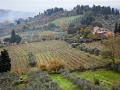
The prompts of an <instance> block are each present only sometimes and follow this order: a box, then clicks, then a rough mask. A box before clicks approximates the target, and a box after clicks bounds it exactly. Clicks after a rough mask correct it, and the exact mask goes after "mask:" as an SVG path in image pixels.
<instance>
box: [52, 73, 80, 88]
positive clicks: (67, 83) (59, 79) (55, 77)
mask: <svg viewBox="0 0 120 90" xmlns="http://www.w3.org/2000/svg"><path fill="white" fill-rule="evenodd" d="M51 77H52V79H53V81H55V82H57V83H58V85H59V86H60V88H62V89H63V90H80V89H79V88H77V86H76V85H74V84H73V83H72V82H71V81H69V80H67V79H66V78H64V77H63V76H61V75H59V74H53V75H51Z"/></svg>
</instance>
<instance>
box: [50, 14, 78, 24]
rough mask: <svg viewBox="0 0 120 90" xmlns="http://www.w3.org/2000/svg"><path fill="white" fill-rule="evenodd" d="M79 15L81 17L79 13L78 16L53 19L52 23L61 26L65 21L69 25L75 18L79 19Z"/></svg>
mask: <svg viewBox="0 0 120 90" xmlns="http://www.w3.org/2000/svg"><path fill="white" fill-rule="evenodd" d="M79 17H80V16H79V15H78V16H71V17H63V18H60V19H56V20H54V21H52V23H54V24H55V25H57V26H60V25H61V23H64V24H66V25H68V24H69V23H71V22H72V21H73V20H75V19H77V18H79Z"/></svg>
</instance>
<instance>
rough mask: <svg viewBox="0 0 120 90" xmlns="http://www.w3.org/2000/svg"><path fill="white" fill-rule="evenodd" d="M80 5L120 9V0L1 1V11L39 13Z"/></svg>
mask: <svg viewBox="0 0 120 90" xmlns="http://www.w3.org/2000/svg"><path fill="white" fill-rule="evenodd" d="M78 4H80V5H90V6H92V5H93V4H95V5H105V6H111V7H115V8H119V9H120V0H0V9H10V10H15V11H27V12H36V13H38V12H43V11H44V10H46V9H48V8H53V7H63V8H65V9H72V8H73V7H74V6H76V5H78Z"/></svg>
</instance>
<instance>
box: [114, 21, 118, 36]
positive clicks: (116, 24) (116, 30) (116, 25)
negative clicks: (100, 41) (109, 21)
mask: <svg viewBox="0 0 120 90" xmlns="http://www.w3.org/2000/svg"><path fill="white" fill-rule="evenodd" d="M114 33H115V34H116V33H118V23H115V30H114Z"/></svg>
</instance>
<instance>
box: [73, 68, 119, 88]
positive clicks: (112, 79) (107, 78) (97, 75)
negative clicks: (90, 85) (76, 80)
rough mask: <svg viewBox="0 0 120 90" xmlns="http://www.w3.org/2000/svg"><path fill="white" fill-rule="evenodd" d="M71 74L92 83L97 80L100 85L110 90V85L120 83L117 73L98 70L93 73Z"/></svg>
mask: <svg viewBox="0 0 120 90" xmlns="http://www.w3.org/2000/svg"><path fill="white" fill-rule="evenodd" d="M72 74H73V75H75V76H78V77H81V78H85V79H87V80H90V81H92V82H94V80H95V79H98V80H99V81H100V84H101V85H103V86H106V87H108V88H111V86H112V85H115V84H117V83H118V82H120V74H119V73H116V72H113V71H109V70H106V69H98V70H97V71H95V72H93V71H86V72H73V73H72Z"/></svg>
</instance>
